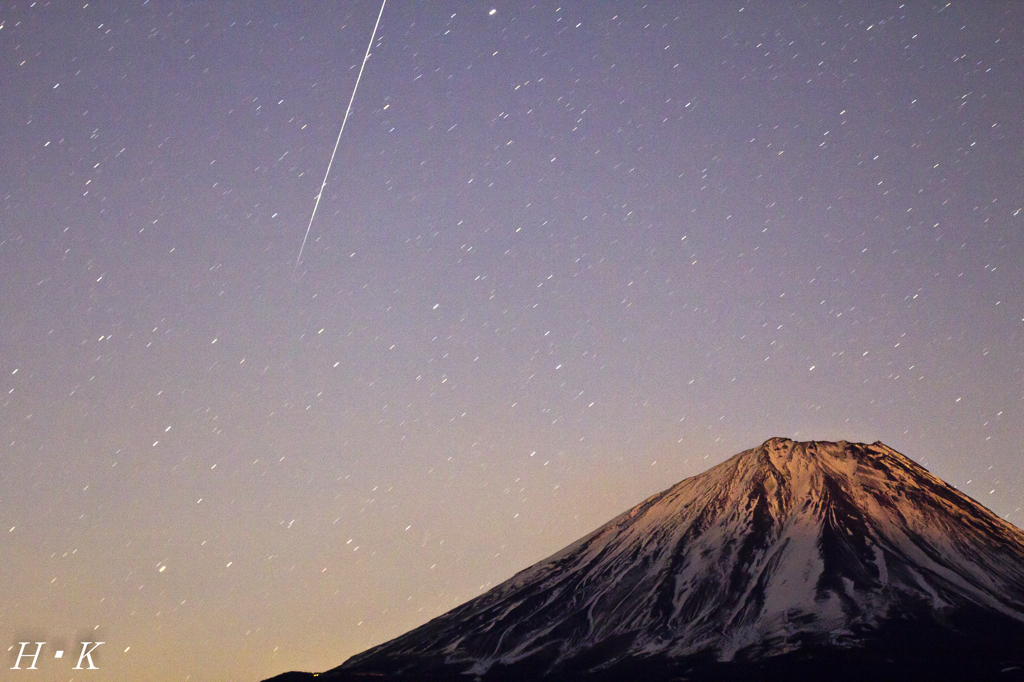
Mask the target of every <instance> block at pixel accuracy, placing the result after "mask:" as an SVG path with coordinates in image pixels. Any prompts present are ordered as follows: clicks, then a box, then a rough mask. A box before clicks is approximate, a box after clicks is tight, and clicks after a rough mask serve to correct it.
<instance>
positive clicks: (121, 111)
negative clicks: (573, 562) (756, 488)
mask: <svg viewBox="0 0 1024 682" xmlns="http://www.w3.org/2000/svg"><path fill="white" fill-rule="evenodd" d="M491 9H494V10H496V11H495V12H493V13H492V12H491V11H490V10H491ZM378 10H379V3H377V2H351V1H347V0H340V1H338V2H330V3H328V2H316V3H314V2H258V1H247V2H216V3H215V2H188V3H185V2H171V1H157V0H151V1H148V2H146V1H143V0H137V1H133V2H104V1H100V2H88V3H86V2H84V1H82V0H80V1H78V2H49V3H48V2H25V1H21V0H19V1H11V0H8V1H6V2H2V3H0V93H2V94H0V148H2V156H0V159H2V160H0V581H2V583H3V588H2V589H0V638H2V639H0V641H2V643H3V646H4V649H5V650H7V647H9V646H12V645H14V644H15V642H17V641H20V640H23V639H32V640H33V641H36V640H37V639H41V640H45V641H48V642H50V644H48V646H50V647H51V649H44V651H43V654H42V655H41V657H40V663H39V667H40V669H41V670H46V671H48V672H47V673H46V674H48V675H51V676H52V677H53V679H64V677H62V676H66V677H70V676H71V674H72V673H71V671H70V667H71V666H72V665H73V663H72V662H68V661H67V659H66V658H65V659H64V660H63V661H59V660H54V659H53V655H52V647H54V646H56V643H60V642H63V646H66V647H68V648H77V645H75V644H74V642H77V641H79V640H83V639H84V640H92V641H97V640H100V641H105V642H106V644H105V645H104V647H103V648H101V649H99V650H98V651H97V654H96V660H97V662H98V663H99V665H100V666H101V669H103V670H105V671H106V672H105V673H104V679H110V680H121V679H125V680H129V679H130V680H142V679H146V680H154V681H162V680H193V681H199V680H202V681H204V682H220V681H227V680H245V679H249V680H257V679H261V678H263V677H268V676H270V675H272V674H276V673H278V672H282V671H284V670H288V669H305V670H322V669H326V668H329V667H332V666H334V665H337V664H339V663H341V662H342V661H343V660H344V659H345V658H347V657H348V656H350V655H352V654H354V653H356V652H358V651H360V650H362V649H364V648H366V647H368V646H370V645H373V644H376V643H379V642H381V641H383V640H385V639H388V638H391V637H393V636H396V635H398V634H400V633H402V632H404V631H406V630H408V629H409V628H411V627H413V626H415V625H418V624H420V623H423V622H425V621H426V620H427V619H429V618H431V617H433V616H436V615H439V614H440V613H442V612H444V611H446V610H448V609H450V608H452V607H453V606H455V605H457V604H459V603H461V602H463V601H465V600H467V599H469V598H471V597H474V596H476V595H478V594H480V593H481V592H482V591H483V590H485V589H487V588H488V587H490V586H493V585H495V584H497V583H499V582H501V581H502V580H504V579H506V578H508V577H510V576H511V575H512V574H513V573H514V572H515V571H517V570H520V569H522V568H525V567H526V566H528V565H530V564H532V563H534V562H535V561H538V560H540V559H542V558H543V557H545V556H547V555H548V554H550V553H552V552H554V551H555V550H557V549H559V548H561V547H562V546H564V545H565V544H568V543H569V542H571V541H572V540H575V539H576V538H577V537H579V536H581V535H583V534H584V533H586V532H588V531H589V530H591V529H593V528H594V527H596V526H598V525H599V524H601V523H603V522H604V521H606V520H608V519H609V518H611V517H612V516H614V515H615V514H617V513H618V512H620V511H622V510H623V509H624V508H626V507H628V506H629V505H631V504H634V503H635V502H636V501H638V500H640V499H642V498H644V497H646V496H647V495H649V494H651V493H654V492H656V491H658V490H661V489H663V488H666V487H668V486H669V485H671V484H673V483H675V482H676V481H678V480H680V479H682V478H684V477H686V476H689V475H693V474H696V473H698V472H700V471H702V470H704V469H706V468H707V467H709V466H710V465H712V464H715V463H717V462H719V461H721V460H722V459H724V458H725V457H727V456H729V455H732V454H734V453H736V452H738V451H740V450H743V449H746V448H748V447H753V446H755V445H757V444H759V443H761V442H762V441H764V440H765V439H767V438H769V437H771V436H787V437H791V438H795V439H829V440H839V439H847V440H856V441H868V442H871V441H875V440H881V441H883V442H885V443H887V444H888V445H890V446H892V447H894V448H896V449H897V450H899V451H901V452H903V453H904V454H906V455H908V456H909V457H911V458H913V459H915V460H917V461H919V462H921V463H923V464H924V465H925V466H927V467H928V468H929V469H930V470H931V471H932V472H933V473H935V474H937V475H939V476H941V477H943V478H944V479H946V480H947V481H949V482H951V483H953V484H954V485H956V486H958V487H960V488H961V489H962V490H964V491H966V492H967V493H969V494H970V495H972V496H973V497H975V498H976V499H978V500H980V501H981V502H982V503H983V504H985V505H987V506H988V507H990V508H991V509H993V510H994V511H995V512H996V513H998V514H999V515H1000V516H1003V517H1006V518H1008V519H1009V520H1010V521H1012V522H1014V523H1016V524H1017V525H1022V523H1024V512H1022V506H1024V467H1022V461H1024V446H1022V445H1021V444H1022V443H1024V275H1022V273H1021V264H1022V263H1024V183H1022V180H1021V178H1022V176H1024V107H1022V106H1021V103H1022V102H1024V77H1022V74H1024V6H1022V5H1021V4H1020V3H1018V2H996V1H994V0H993V1H992V2H965V1H960V2H953V3H946V2H908V3H899V2H867V3H862V2H829V3H825V2H821V3H807V2H802V1H800V0H791V1H789V2H755V3H748V4H740V3H736V2H687V3H683V2H659V3H652V4H649V5H640V4H639V3H633V2H621V3H611V2H607V3H605V2H588V3H581V4H563V5H561V6H560V5H559V4H558V3H547V2H539V3H536V4H531V5H528V4H527V3H514V2H498V3H493V4H483V3H477V2H454V3H442V2H429V3H423V2H402V1H400V0H392V2H391V3H389V4H388V6H387V7H386V9H385V12H384V17H383V20H382V22H381V27H380V30H379V32H378V35H377V40H376V42H375V45H374V47H373V51H372V53H373V54H372V57H371V58H370V60H369V62H368V64H367V67H366V72H365V74H364V76H363V80H362V82H361V84H360V88H359V92H358V94H357V97H356V100H355V105H354V108H353V111H352V116H351V118H350V119H349V121H348V124H347V127H346V130H345V134H344V136H343V138H342V140H341V145H340V147H339V149H338V156H337V159H336V160H335V163H334V168H333V170H332V172H331V178H330V180H329V183H328V186H327V189H326V191H325V193H324V197H323V200H322V202H321V204H320V207H319V211H318V215H317V219H316V222H314V224H313V226H312V230H311V232H310V241H309V243H308V244H307V245H306V249H305V253H304V255H303V261H302V263H301V265H300V266H299V268H298V269H297V271H295V272H294V273H293V266H294V263H295V259H296V256H297V253H298V249H299V245H300V243H301V241H302V235H303V233H304V231H305V229H306V226H307V222H308V220H309V216H310V211H311V210H312V208H313V201H314V198H315V196H316V193H317V190H318V189H319V187H320V182H321V180H322V178H323V173H324V170H325V168H326V165H327V161H328V159H329V157H330V153H331V148H332V146H333V144H334V140H335V136H336V135H337V133H338V127H339V125H340V124H341V119H342V115H343V113H344V110H345V106H346V104H347V103H348V99H349V96H350V95H351V91H352V86H353V84H354V82H355V76H356V73H357V71H358V68H359V64H360V62H361V59H362V56H363V52H364V50H365V49H366V42H367V40H368V39H369V36H370V31H371V29H372V27H373V21H374V19H375V18H376V15H377V11H378ZM15 654H16V647H15V648H14V649H11V650H9V651H8V656H7V657H6V658H5V659H4V662H5V668H10V666H11V665H13V662H14V658H15ZM11 674H12V675H16V674H17V673H11Z"/></svg>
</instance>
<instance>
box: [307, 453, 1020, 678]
mask: <svg viewBox="0 0 1024 682" xmlns="http://www.w3.org/2000/svg"><path fill="white" fill-rule="evenodd" d="M380 674H383V675H384V676H386V677H387V678H388V679H392V678H394V679H415V680H433V679H437V680H442V679H443V680H451V679H466V680H473V679H481V680H530V679H538V680H559V681H562V680H588V681H590V680H645V681H655V680H677V679H678V680H682V679H715V680H732V679H736V680H739V679H743V680H751V679H754V680H756V679H763V680H772V679H784V678H785V679H788V678H789V677H790V676H793V675H799V679H828V680H861V679H868V678H869V676H870V678H871V679H873V680H879V679H897V678H898V679H901V680H907V679H933V680H934V679H939V680H944V679H950V680H951V679H971V680H975V679H1000V680H1010V679H1024V532H1022V531H1021V530H1020V529H1018V528H1016V527H1015V526H1013V525H1011V524H1010V523H1008V522H1006V521H1003V520H1002V519H1000V518H999V517H997V516H995V515H994V514H993V513H992V512H990V511H989V510H988V509H986V508H985V507H983V506H982V505H980V504H978V503H977V502H975V501H974V500H972V499H971V498H969V497H968V496H966V495H964V494H963V493H961V492H960V491H958V490H956V489H955V488H953V487H952V486H950V485H948V484H946V483H945V482H943V481H942V480H940V479H938V478H936V477H935V476H933V475H931V474H930V473H928V471H927V470H925V469H924V468H923V467H921V466H919V465H918V464H915V463H914V462H913V461H911V460H910V459H908V458H907V457H904V456H903V455H901V454H900V453H898V452H896V451H895V450H893V449H891V448H889V447H887V446H885V445H883V444H882V443H874V444H871V445H865V444H859V443H847V442H842V441H841V442H839V443H831V442H794V441H791V440H788V439H784V438H773V439H771V440H769V441H767V442H765V443H764V444H762V445H761V446H759V447H757V448H754V449H751V450H747V451H746V452H742V453H740V454H738V455H736V456H734V457H732V458H730V459H729V460H727V461H725V462H723V463H721V464H719V465H718V466H715V467H713V468H711V469H709V470H708V471H706V472H704V473H703V474H700V475H697V476H693V477H691V478H688V479H686V480H684V481H682V482H680V483H678V484H676V485H675V486H673V487H671V488H669V489H668V490H665V491H664V492H661V493H659V494H657V495H654V496H653V497H650V498H648V499H647V500H645V501H643V502H641V503H640V504H638V505H636V506H635V507H633V508H632V509H630V510H629V511H627V512H625V513H623V514H621V515H620V516H618V517H616V518H615V519H613V520H612V521H610V522H609V523H607V524H605V525H604V526H602V527H601V528H599V529H597V530H596V531H594V532H593V533H591V534H589V535H587V536H586V537H584V538H582V539H580V540H578V541H577V542H575V543H573V544H572V545H569V546H568V547H566V548H565V549H563V550H561V551H560V552H558V553H556V554H554V555H552V556H551V557H549V558H547V559H545V560H543V561H541V562H540V563H538V564H535V565H534V566H531V567H530V568H528V569H526V570H524V571H522V572H520V573H518V574H517V575H515V576H514V577H512V578H511V579H510V580H508V581H506V582H504V583H502V584H501V585H498V586H497V587H495V588H494V589H492V590H490V591H489V592H487V593H485V594H483V595H481V596H480V597H477V598H476V599H472V600H470V601H468V602H466V603H465V604H463V605H461V606H459V607H457V608H455V609H453V610H452V611H449V612H448V613H446V614H444V615H442V616H440V617H438V618H435V619H434V620H432V621H430V622H428V623H426V624H425V625H423V626H421V627H419V628H416V629H415V630H412V631H410V632H408V633H406V634H405V635H402V636H400V637H398V638H396V639H394V640H391V641H390V642H386V643H384V644H382V645H380V646H377V647H375V648H373V649H370V650H368V651H366V652H364V653H361V654H359V655H357V656H354V657H352V658H351V659H349V660H348V661H346V662H345V663H344V664H343V665H342V666H340V667H339V668H336V669H334V670H331V671H328V672H327V673H322V674H321V675H320V676H319V677H320V679H328V680H330V679H336V680H348V679H352V680H356V679H368V678H367V677H366V676H367V675H380ZM296 679H298V678H296ZM794 679H797V678H794Z"/></svg>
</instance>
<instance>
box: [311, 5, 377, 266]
mask: <svg viewBox="0 0 1024 682" xmlns="http://www.w3.org/2000/svg"><path fill="white" fill-rule="evenodd" d="M387 1H388V0H383V1H382V2H381V3H380V12H379V13H378V14H377V21H376V23H374V25H373V33H371V34H370V43H369V44H368V45H367V46H366V54H365V55H363V63H362V64H361V65H360V66H359V75H357V76H356V84H355V87H353V88H352V96H351V97H349V99H348V107H347V108H346V109H345V116H344V118H342V119H341V130H339V131H338V139H337V140H335V141H334V151H333V152H331V160H330V161H329V162H328V163H327V172H326V173H324V181H323V183H321V184H320V191H319V192H317V194H316V203H314V204H313V213H312V214H310V216H309V225H307V226H306V234H305V235H303V237H302V246H300V247H299V255H298V256H296V258H295V267H294V268H292V274H293V275H294V274H295V272H296V270H298V269H299V263H300V262H301V261H302V250H303V249H305V248H306V240H307V239H308V238H309V230H310V228H311V227H313V218H315V217H316V209H317V207H318V206H319V205H320V197H321V196H323V193H324V187H326V186H327V176H328V175H330V174H331V166H332V165H334V155H335V154H337V153H338V143H340V142H341V134H342V133H343V132H345V123H346V122H347V121H348V115H349V114H350V113H351V112H352V102H354V101H355V99H356V90H358V89H359V81H360V79H362V77H363V69H365V68H366V62H367V60H369V59H370V48H371V47H373V39H374V38H376V37H377V27H378V26H380V18H381V17H382V16H384V5H385V4H386V3H387Z"/></svg>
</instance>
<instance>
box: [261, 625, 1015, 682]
mask: <svg viewBox="0 0 1024 682" xmlns="http://www.w3.org/2000/svg"><path fill="white" fill-rule="evenodd" d="M956 620H957V621H958V623H957V625H959V626H960V628H963V629H962V630H960V632H959V633H958V634H952V633H951V632H950V631H949V630H945V629H940V628H938V627H935V626H932V627H927V626H924V627H922V625H921V624H920V623H916V624H915V623H910V622H904V623H897V624H890V626H889V627H887V628H886V629H885V631H884V632H876V633H873V635H872V636H870V637H866V638H865V639H864V646H860V647H856V648H839V647H835V646H821V645H814V644H807V645H805V646H802V647H801V648H800V649H799V650H797V651H795V652H792V653H789V654H782V655H778V656H771V657H768V658H759V660H750V661H743V660H736V661H733V662H728V663H723V662H720V661H717V660H714V659H713V658H710V657H707V658H703V657H699V656H690V657H687V658H686V659H684V660H679V659H669V658H665V657H651V658H636V657H633V658H627V659H623V660H619V661H617V662H615V663H613V664H611V665H610V666H608V667H605V668H603V669H601V670H586V668H587V667H589V664H592V658H591V656H588V657H587V658H588V659H591V660H588V661H583V660H570V661H563V662H562V663H560V664H558V665H556V666H555V667H554V668H552V664H553V663H554V658H555V654H554V652H552V655H551V656H550V657H545V656H540V657H535V658H531V659H529V660H524V661H520V662H518V663H516V664H514V665H509V666H494V667H492V668H491V669H490V670H488V671H487V673H486V674H485V675H483V676H476V675H472V674H467V672H466V669H467V667H468V666H466V665H458V666H452V665H446V664H444V663H443V662H440V661H429V660H422V659H411V658H406V659H404V660H401V659H389V660H388V661H386V662H384V661H380V660H378V661H376V662H375V663H376V665H375V667H374V668H373V669H369V668H367V669H364V670H351V671H347V670H346V671H343V670H338V669H335V670H331V671H328V672H325V673H320V674H319V675H318V676H316V677H314V676H313V675H312V674H310V673H286V674H285V675H281V676H278V677H275V678H273V681H272V682H312V680H314V679H315V680H317V682H321V681H325V682H326V681H330V682H367V681H368V680H375V679H377V680H415V681H416V682H452V681H458V680H465V681H466V682H471V681H473V682H476V681H479V682H523V681H524V680H537V681H539V682H638V681H643V682H683V681H693V682H697V681H700V682H705V681H715V682H783V681H785V682H816V681H821V682H916V681H921V682H924V681H928V682H968V681H970V682H974V681H978V682H982V681H986V680H994V681H998V682H1010V681H1011V680H1012V681H1014V682H1016V681H1018V680H1021V681H1024V628H1021V627H1019V626H1018V625H1017V624H1016V623H1014V622H1012V621H1010V620H1009V619H1007V620H1006V621H1004V622H1000V621H1001V620H1002V619H999V618H996V619H995V624H997V625H998V627H992V626H993V624H994V623H993V621H992V620H989V621H988V622H987V623H985V622H979V621H976V620H974V619H969V618H964V617H963V616H960V617H959V618H957V619H956ZM592 653H594V654H600V652H592ZM751 654H752V655H753V656H756V653H754V652H751ZM742 655H743V652H740V658H742ZM597 658H600V656H599V655H597ZM382 663H383V665H381V664H382ZM267 682H271V681H270V680H268V681H267Z"/></svg>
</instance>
